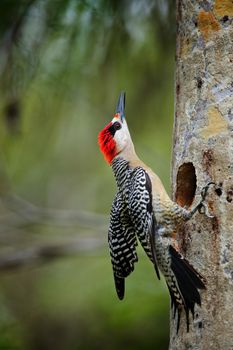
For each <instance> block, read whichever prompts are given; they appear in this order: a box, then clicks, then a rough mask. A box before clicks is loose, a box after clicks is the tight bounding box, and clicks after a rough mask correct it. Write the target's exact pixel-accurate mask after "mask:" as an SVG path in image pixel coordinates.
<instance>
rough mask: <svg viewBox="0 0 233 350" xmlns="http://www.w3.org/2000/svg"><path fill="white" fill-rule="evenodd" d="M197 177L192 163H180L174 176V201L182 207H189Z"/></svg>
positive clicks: (193, 196)
mask: <svg viewBox="0 0 233 350" xmlns="http://www.w3.org/2000/svg"><path fill="white" fill-rule="evenodd" d="M196 187H197V178H196V172H195V168H194V165H193V163H191V162H190V163H184V164H182V165H181V166H180V167H179V169H178V173H177V177H176V195H175V198H176V202H177V203H178V204H179V205H180V206H182V207H184V206H186V207H190V206H191V204H192V202H193V200H194V198H195V193H196Z"/></svg>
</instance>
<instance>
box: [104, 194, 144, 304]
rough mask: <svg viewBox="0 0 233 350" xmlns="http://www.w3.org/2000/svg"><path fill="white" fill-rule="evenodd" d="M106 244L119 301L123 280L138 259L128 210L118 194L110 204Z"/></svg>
mask: <svg viewBox="0 0 233 350" xmlns="http://www.w3.org/2000/svg"><path fill="white" fill-rule="evenodd" d="M108 242H109V248H110V255H111V261H112V267H113V274H114V281H115V287H116V291H117V295H118V297H119V299H123V298H124V290H125V282H124V279H125V277H127V276H128V275H129V274H130V273H131V272H132V271H133V270H134V263H135V262H136V261H137V260H138V257H137V253H136V245H137V237H136V234H135V231H134V228H133V225H132V223H131V220H130V217H129V213H128V208H127V206H126V204H125V201H124V200H123V198H122V195H121V193H119V192H118V193H117V194H116V196H115V199H114V201H113V204H112V209H111V214H110V225H109V232H108Z"/></svg>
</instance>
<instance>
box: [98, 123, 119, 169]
mask: <svg viewBox="0 0 233 350" xmlns="http://www.w3.org/2000/svg"><path fill="white" fill-rule="evenodd" d="M111 125H112V123H109V124H108V125H106V126H105V128H104V129H103V130H102V131H100V133H99V135H98V143H99V146H100V150H101V152H103V154H104V158H105V159H106V161H107V162H108V163H109V164H111V163H112V160H113V158H114V157H115V156H116V154H117V150H116V142H115V141H114V139H113V137H112V134H111V133H110V131H109V127H110V126H111Z"/></svg>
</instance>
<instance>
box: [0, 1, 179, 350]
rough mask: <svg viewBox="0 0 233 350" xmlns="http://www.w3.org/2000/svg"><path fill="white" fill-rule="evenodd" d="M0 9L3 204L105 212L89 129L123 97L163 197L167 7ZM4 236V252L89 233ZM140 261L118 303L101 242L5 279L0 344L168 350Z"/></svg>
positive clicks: (161, 310)
mask: <svg viewBox="0 0 233 350" xmlns="http://www.w3.org/2000/svg"><path fill="white" fill-rule="evenodd" d="M0 14H1V21H0V92H1V100H0V115H1V119H0V140H1V154H0V178H1V184H0V194H1V198H5V197H6V196H7V195H8V194H11V193H14V194H17V195H18V196H19V197H21V198H24V199H26V200H27V201H29V202H31V203H34V204H35V205H38V206H40V207H44V208H56V209H65V210H72V211H80V210H81V211H86V212H96V213H102V214H108V212H109V210H110V206H111V201H112V198H113V195H114V192H115V183H114V178H113V176H112V173H111V169H110V168H109V166H108V165H107V164H106V163H105V162H104V160H103V157H102V155H101V154H100V152H99V149H98V146H97V134H98V132H99V131H100V130H101V129H102V128H103V126H104V125H105V124H106V123H108V122H109V120H110V119H111V118H112V115H113V113H114V110H115V104H116V100H117V97H118V94H119V91H121V90H125V91H126V96H127V99H126V116H127V121H128V125H129V127H130V130H131V133H132V137H133V140H134V143H135V145H136V150H137V153H138V155H139V156H140V157H141V158H142V159H143V160H144V161H145V162H146V163H148V164H149V165H150V166H151V167H152V168H153V169H154V170H155V171H156V172H157V173H158V175H159V176H160V177H161V178H162V180H163V182H164V184H165V186H166V187H167V189H168V190H169V164H170V152H171V142H172V119H173V74H174V73H173V71H174V43H175V30H174V28H175V25H174V2H173V1H172V0H166V1H165V0H157V1H155V0H144V1H138V0H131V1H126V0H118V1H117V0H112V1H111V0H97V1H95V0H27V1H26V0H1V2H0ZM0 209H1V212H0V214H1V218H3V217H6V215H8V214H7V213H8V211H7V210H9V208H8V209H6V208H5V207H4V205H3V204H2V203H1V204H0ZM4 230H5V231H4V233H1V235H0V240H1V241H0V242H1V251H4V252H8V251H10V252H15V251H16V252H18V251H19V250H20V249H21V248H22V247H25V246H30V245H31V244H35V243H36V244H41V243H42V242H49V241H54V240H56V241H63V240H64V239H65V238H67V237H74V236H77V235H78V234H80V232H82V234H83V235H84V236H85V235H90V234H92V232H91V229H90V230H83V229H81V228H80V227H79V225H76V226H72V227H66V226H65V225H64V226H62V227H58V226H56V224H53V225H49V224H39V223H32V222H30V220H29V223H28V224H25V223H24V224H22V223H21V224H20V225H19V224H17V225H16V227H15V226H14V225H13V224H12V223H11V225H10V227H7V231H6V229H5V228H4ZM2 231H3V230H2ZM103 234H104V235H107V231H103ZM139 255H140V256H139V257H140V262H139V263H138V265H137V266H136V270H135V272H134V274H133V275H132V276H130V277H129V278H128V279H127V291H126V299H125V301H123V302H119V301H118V300H117V299H116V296H115V292H114V286H113V281H112V272H111V266H110V261H109V256H108V249H107V246H106V247H105V248H104V249H102V250H100V251H97V252H93V253H92V254H88V255H87V254H83V255H82V256H78V257H77V258H67V259H59V260H57V261H56V262H53V263H50V264H45V265H44V266H36V267H33V266H29V267H26V268H24V269H21V270H18V271H12V272H7V273H6V272H4V273H2V274H1V281H2V283H1V294H0V349H25V348H28V349H51V348H56V349H57V350H59V349H69V350H73V349H99V348H102V349H112V350H114V349H119V348H121V349H127V350H128V349H134V350H137V349H142V348H144V349H166V348H167V343H168V304H169V301H168V293H167V291H166V287H165V286H164V284H163V283H161V282H160V283H157V281H156V278H155V274H154V272H153V267H152V266H150V262H148V261H147V259H146V258H145V256H144V254H143V253H142V252H141V251H140V254H139Z"/></svg>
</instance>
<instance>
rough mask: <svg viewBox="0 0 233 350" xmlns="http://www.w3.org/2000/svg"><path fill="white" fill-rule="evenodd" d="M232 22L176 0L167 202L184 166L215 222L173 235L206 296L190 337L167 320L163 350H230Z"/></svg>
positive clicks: (212, 8)
mask: <svg viewBox="0 0 233 350" xmlns="http://www.w3.org/2000/svg"><path fill="white" fill-rule="evenodd" d="M232 16H233V6H232V1H231V0H222V1H220V0H216V1H213V0H205V1H194V0H190V1H187V0H177V52H176V112H175V122H174V147H173V164H172V183H173V195H174V198H180V197H179V193H178V192H179V191H180V188H181V186H180V183H181V184H182V179H180V178H179V183H178V185H177V174H179V169H180V168H181V167H182V166H183V165H184V164H185V163H189V164H190V163H192V164H193V166H194V168H195V174H196V186H197V187H196V196H198V195H200V190H201V188H202V187H203V186H204V185H205V184H207V183H208V182H209V181H214V182H215V183H216V184H217V188H216V189H215V190H214V189H212V191H210V194H209V196H208V206H209V209H210V211H211V213H212V215H213V216H214V218H212V219H210V218H207V217H206V216H204V215H201V214H197V215H196V216H195V217H194V218H193V219H192V220H191V221H190V222H189V223H187V224H186V225H185V227H182V229H181V230H180V232H179V233H178V240H179V244H180V247H181V250H182V251H183V253H184V254H185V255H186V256H187V257H188V259H189V260H190V261H191V262H192V263H193V265H194V266H195V268H197V269H198V270H199V271H200V272H201V273H202V274H203V275H204V276H205V278H206V279H207V290H206V291H204V292H202V293H201V296H202V307H201V308H199V307H197V308H196V310H195V317H194V320H193V321H191V319H190V321H191V326H190V331H189V333H187V332H186V326H185V317H184V316H183V317H182V320H181V327H180V331H179V333H178V335H177V334H176V328H175V322H174V320H173V319H172V317H171V335H170V350H175V349H177V350H178V349H179V350H183V349H189V350H205V349H208V350H210V349H211V350H220V349H224V350H232V349H233V18H232ZM184 174H185V172H184ZM183 181H184V182H185V178H184V179H183Z"/></svg>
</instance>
